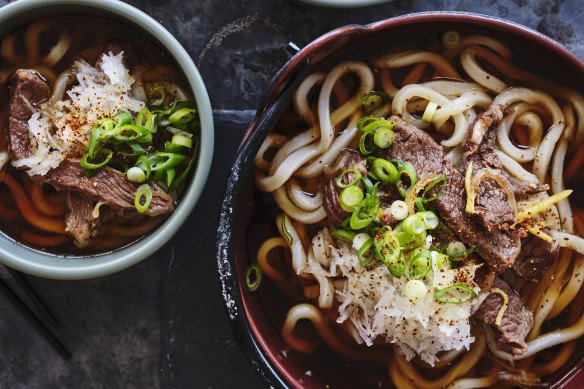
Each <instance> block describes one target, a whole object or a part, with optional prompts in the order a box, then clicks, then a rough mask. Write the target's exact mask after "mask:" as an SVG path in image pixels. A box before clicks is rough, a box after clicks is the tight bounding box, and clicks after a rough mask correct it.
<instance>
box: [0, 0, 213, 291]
mask: <svg viewBox="0 0 584 389" xmlns="http://www.w3.org/2000/svg"><path fill="white" fill-rule="evenodd" d="M72 5H74V6H75V7H77V8H79V9H83V10H84V11H87V12H91V14H98V15H101V16H105V17H112V16H117V18H120V17H121V18H123V19H125V20H127V22H128V24H130V25H135V26H137V27H139V28H141V29H143V30H144V31H147V32H148V33H149V34H151V38H152V39H153V40H154V41H156V42H157V43H159V44H160V45H161V46H164V47H165V49H166V51H167V53H168V54H169V55H170V57H171V58H173V59H174V61H175V62H176V63H177V65H178V66H179V68H180V69H181V70H182V71H183V73H184V74H185V76H186V79H187V80H188V82H189V86H190V87H191V89H192V91H193V94H194V97H195V100H196V103H197V107H198V110H199V115H200V120H201V142H200V145H199V157H198V163H197V167H196V170H195V171H194V173H193V179H192V181H191V183H190V184H189V186H188V188H187V189H186V190H185V193H184V194H183V198H182V200H181V202H180V203H179V205H178V206H177V208H176V209H175V211H174V212H173V213H172V215H171V216H170V217H169V218H168V219H167V220H166V221H165V222H164V223H163V224H162V225H161V226H160V227H158V229H157V230H155V231H153V232H151V233H150V234H148V235H147V236H146V237H144V238H143V239H140V240H138V241H137V242H135V243H133V244H130V245H129V246H126V247H124V248H121V249H118V250H115V251H111V252H107V253H104V254H98V255H92V256H86V257H79V256H74V257H73V256H72V257H69V256H58V255H53V254H47V253H43V252H40V251H38V250H33V249H31V248H28V247H26V246H24V245H22V244H20V243H17V242H15V241H13V240H12V239H10V238H8V237H6V236H5V235H1V236H0V262H2V263H4V264H6V265H7V266H10V267H12V268H14V269H17V270H20V271H23V272H25V273H28V274H32V275H35V276H40V277H46V278H54V279H69V280H73V279H86V278H94V277H100V276H104V275H107V274H111V273H114V272H117V271H120V270H122V269H125V268H127V267H129V266H132V265H134V264H136V263H138V262H140V261H141V260H143V259H145V258H146V257H148V256H149V255H151V254H153V253H154V252H156V251H157V250H158V249H160V248H161V247H162V246H163V245H164V244H165V243H166V242H167V241H168V240H170V239H171V238H172V236H173V235H174V234H175V233H176V232H177V231H178V229H179V228H180V227H181V226H182V225H183V223H184V222H185V220H186V219H187V217H188V216H189V215H190V214H191V212H192V210H193V208H194V206H195V204H196V203H197V201H198V199H199V197H200V196H201V193H202V191H203V187H204V186H205V182H206V180H207V177H208V175H209V171H210V169H211V161H212V159H213V145H214V127H213V112H212V108H211V102H210V101H209V95H208V93H207V90H206V88H205V84H204V82H203V79H202V78H201V75H200V74H199V71H198V70H197V68H196V66H195V64H194V63H193V60H192V59H191V57H190V55H189V54H188V53H187V52H186V50H185V49H184V48H183V47H182V46H181V44H180V43H179V42H178V41H177V40H176V38H175V37H174V36H173V35H172V34H171V33H170V32H169V31H168V30H166V29H165V28H164V27H162V25H161V24H160V23H158V22H157V21H156V20H154V19H153V18H152V17H150V16H149V15H147V14H145V13H144V12H142V11H140V10H138V9H137V8H135V7H133V6H131V5H129V4H126V3H123V2H121V1H117V0H19V1H17V2H14V3H10V4H7V5H5V6H3V7H2V8H0V25H2V24H3V23H4V22H6V21H8V20H12V18H19V17H26V13H27V12H29V11H33V10H36V11H39V9H42V8H53V7H59V6H72ZM60 13H63V14H72V13H71V12H60V10H58V11H57V12H55V13H54V15H55V16H56V15H58V14H60Z"/></svg>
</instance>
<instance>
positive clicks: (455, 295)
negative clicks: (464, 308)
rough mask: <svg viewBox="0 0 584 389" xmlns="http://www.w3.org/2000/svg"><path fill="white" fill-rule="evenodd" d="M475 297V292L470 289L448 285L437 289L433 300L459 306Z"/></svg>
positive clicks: (462, 285) (458, 285)
mask: <svg viewBox="0 0 584 389" xmlns="http://www.w3.org/2000/svg"><path fill="white" fill-rule="evenodd" d="M474 296H475V292H474V290H473V289H472V288H471V287H468V286H466V285H464V284H456V285H450V286H447V287H445V288H442V289H438V290H437V291H436V293H434V298H435V299H436V300H438V301H440V302H441V303H450V304H460V303H464V302H467V301H469V300H470V299H472V298H473V297H474Z"/></svg>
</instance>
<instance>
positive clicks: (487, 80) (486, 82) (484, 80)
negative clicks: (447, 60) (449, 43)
mask: <svg viewBox="0 0 584 389" xmlns="http://www.w3.org/2000/svg"><path fill="white" fill-rule="evenodd" d="M484 51H486V50H483V49H482V48H480V47H477V46H472V47H468V48H466V49H465V50H464V51H463V52H462V54H461V55H460V63H461V65H462V68H463V69H464V71H465V72H466V74H468V76H469V77H470V78H472V79H473V80H474V81H476V82H478V83H479V84H481V85H482V86H484V87H485V88H487V89H488V90H490V91H493V92H497V93H501V92H503V91H504V90H505V88H507V84H506V83H504V82H503V81H502V80H501V79H499V78H498V77H496V76H495V75H494V74H492V73H489V72H487V71H485V70H484V69H483V68H482V66H481V65H480V64H479V63H478V61H477V57H482V55H481V53H483V52H484ZM493 55H495V54H494V53H493Z"/></svg>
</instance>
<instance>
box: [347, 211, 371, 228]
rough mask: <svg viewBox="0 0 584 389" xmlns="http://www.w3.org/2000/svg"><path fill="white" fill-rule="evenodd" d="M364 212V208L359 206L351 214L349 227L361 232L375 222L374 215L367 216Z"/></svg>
mask: <svg viewBox="0 0 584 389" xmlns="http://www.w3.org/2000/svg"><path fill="white" fill-rule="evenodd" d="M362 211H363V207H361V206H358V207H357V208H355V210H354V211H353V213H352V214H351V219H350V223H349V225H350V226H351V228H352V229H353V230H360V229H362V228H365V227H367V226H368V225H369V224H371V222H373V219H374V217H373V215H371V214H365V213H363V212H362Z"/></svg>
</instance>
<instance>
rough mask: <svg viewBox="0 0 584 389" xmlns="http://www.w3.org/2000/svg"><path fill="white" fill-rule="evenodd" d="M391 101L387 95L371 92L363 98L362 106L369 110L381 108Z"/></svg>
mask: <svg viewBox="0 0 584 389" xmlns="http://www.w3.org/2000/svg"><path fill="white" fill-rule="evenodd" d="M388 101H389V98H388V96H387V93H385V92H378V91H371V92H367V93H365V94H364V95H363V96H362V97H361V104H363V106H365V107H367V108H379V107H381V106H383V105H384V104H386V103H387V102H388Z"/></svg>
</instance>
